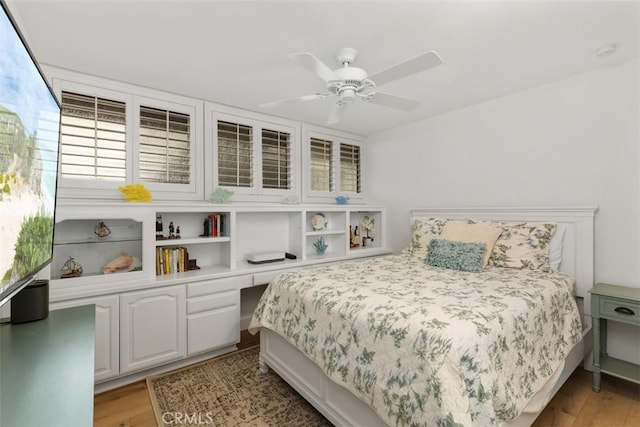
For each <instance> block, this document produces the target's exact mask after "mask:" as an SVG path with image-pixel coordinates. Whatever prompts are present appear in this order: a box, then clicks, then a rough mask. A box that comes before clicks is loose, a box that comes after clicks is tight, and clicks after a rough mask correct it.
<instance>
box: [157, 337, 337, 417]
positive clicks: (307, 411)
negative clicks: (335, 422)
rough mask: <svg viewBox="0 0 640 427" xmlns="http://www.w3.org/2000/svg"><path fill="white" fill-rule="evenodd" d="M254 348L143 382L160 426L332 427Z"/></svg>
mask: <svg viewBox="0 0 640 427" xmlns="http://www.w3.org/2000/svg"><path fill="white" fill-rule="evenodd" d="M259 351H260V348H259V347H258V346H256V347H252V348H248V349H246V350H242V351H238V352H235V353H232V354H229V355H226V356H222V357H218V358H214V359H210V360H207V361H204V362H200V363H197V364H195V365H191V366H187V367H186V368H182V369H179V370H176V371H172V372H168V373H166V374H162V375H156V376H153V377H148V378H147V389H148V390H149V397H150V398H151V404H152V406H153V411H154V413H155V416H156V420H157V422H158V425H159V426H167V427H169V426H176V425H180V426H196V425H197V426H203V425H204V426H224V427H227V426H228V427H233V426H249V427H262V426H278V427H280V426H305V427H306V426H331V423H330V422H329V421H327V419H326V418H324V417H323V416H322V415H321V414H320V413H319V412H318V411H316V409H315V408H314V407H313V406H311V404H309V403H308V402H307V401H305V400H304V399H303V398H302V397H301V396H300V395H299V394H298V393H297V392H296V391H295V390H293V388H291V387H290V386H289V385H288V384H287V383H286V382H284V380H282V379H281V378H280V377H279V376H278V375H277V374H275V373H273V372H272V371H269V372H268V373H266V374H262V373H260V371H259V369H258V354H259Z"/></svg>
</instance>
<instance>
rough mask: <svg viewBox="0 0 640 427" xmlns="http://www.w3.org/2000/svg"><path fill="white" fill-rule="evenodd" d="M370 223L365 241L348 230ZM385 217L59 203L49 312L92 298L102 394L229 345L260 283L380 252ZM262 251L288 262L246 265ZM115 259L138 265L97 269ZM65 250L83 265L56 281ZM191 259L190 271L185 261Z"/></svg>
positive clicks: (354, 212) (362, 212)
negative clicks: (321, 245) (318, 245)
mask: <svg viewBox="0 0 640 427" xmlns="http://www.w3.org/2000/svg"><path fill="white" fill-rule="evenodd" d="M320 219H323V220H322V221H320ZM367 219H373V228H372V229H371V230H369V237H370V238H369V239H367V240H366V242H365V244H362V243H363V241H362V239H361V238H360V239H356V243H355V244H354V236H353V235H352V234H353V231H352V232H351V233H350V227H351V229H352V230H353V229H354V228H355V227H356V226H357V227H358V230H360V229H362V227H363V222H364V221H365V220H367ZM384 219H385V210H384V208H381V207H372V206H364V205H360V206H350V205H346V206H339V205H277V204H270V205H259V206H256V205H239V204H238V205H235V204H228V205H213V204H208V203H183V204H165V203H135V204H134V203H131V204H127V203H95V204H93V205H91V206H89V205H88V204H87V203H86V202H83V203H79V202H78V203H76V202H69V201H62V202H61V203H58V207H57V211H56V230H55V241H54V256H53V262H52V266H51V279H52V280H51V282H50V300H51V302H52V309H57V308H64V307H71V306H75V305H84V304H94V305H95V307H96V353H95V354H96V363H95V366H96V381H97V383H98V384H97V385H96V390H97V391H98V390H104V389H106V388H109V387H108V384H115V385H121V384H123V383H126V382H127V381H128V379H132V380H135V379H139V378H141V377H142V376H143V374H144V372H145V371H148V370H149V369H152V368H153V369H155V368H156V367H157V366H159V365H161V364H162V365H165V364H167V363H170V364H171V366H173V367H176V365H179V364H181V363H187V361H190V362H193V361H195V360H196V359H198V358H204V357H205V355H207V356H208V357H211V356H212V355H216V354H222V353H224V352H228V351H230V350H232V349H234V348H235V344H236V343H237V342H238V341H239V337H240V328H241V325H242V326H243V327H245V328H246V325H247V323H248V320H249V317H248V316H250V313H251V312H252V308H253V307H255V304H256V303H257V298H259V295H260V294H261V290H263V289H264V285H266V284H268V283H269V282H270V281H271V280H273V278H275V277H276V276H277V275H279V274H281V273H282V272H285V271H290V270H295V269H297V268H301V267H307V266H312V265H316V264H323V263H329V262H336V261H343V260H347V259H355V258H364V257H370V256H376V255H382V254H386V253H389V250H388V249H387V248H386V246H385V235H384V231H385V228H384ZM212 222H213V224H212ZM159 223H161V224H162V225H161V226H160V225H159ZM369 225H371V223H370V222H369ZM104 227H106V229H108V232H106V231H105V228H104ZM214 230H215V231H214ZM99 234H101V235H102V237H101V236H99ZM360 237H362V236H360ZM318 239H322V240H323V241H324V242H325V243H326V244H327V248H326V251H325V252H324V253H323V254H319V253H317V251H316V249H315V248H314V242H316V241H317V240H318ZM264 252H268V253H279V254H284V253H288V254H291V255H293V256H295V259H288V258H287V259H285V260H283V261H278V262H273V263H265V264H251V263H249V262H248V261H247V259H248V258H249V257H250V256H251V255H252V254H256V253H264ZM122 255H127V256H132V257H135V258H136V259H137V260H139V264H138V265H137V266H136V268H135V269H133V270H131V271H129V270H126V269H125V270H122V271H119V272H117V273H112V274H104V273H103V269H104V266H105V265H106V264H107V263H109V262H110V261H112V260H113V259H115V258H116V257H118V256H122ZM69 257H71V258H73V259H74V261H75V262H77V263H79V264H80V265H82V268H83V272H82V274H81V275H80V276H79V277H73V278H62V277H60V274H59V273H58V272H59V270H60V269H61V268H62V266H63V265H64V263H65V262H66V261H67V260H68V259H69ZM161 260H162V263H164V266H163V264H162V263H161V262H160V261H161ZM189 261H191V264H192V267H193V269H188V268H186V267H187V266H189ZM167 265H169V266H171V268H169V269H166V270H165V267H166V266H167ZM183 270H184V271H183ZM250 288H255V289H253V290H252V289H250ZM242 290H245V291H246V292H243V294H244V295H245V297H244V298H243V299H242V300H241V297H240V295H241V291H242ZM241 306H242V308H241ZM165 366H168V365H165ZM123 378H125V379H123ZM104 387H106V388H104Z"/></svg>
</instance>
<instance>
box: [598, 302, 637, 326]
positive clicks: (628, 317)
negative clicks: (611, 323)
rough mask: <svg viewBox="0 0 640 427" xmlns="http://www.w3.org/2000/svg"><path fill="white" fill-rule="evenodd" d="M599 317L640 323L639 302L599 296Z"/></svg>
mask: <svg viewBox="0 0 640 427" xmlns="http://www.w3.org/2000/svg"><path fill="white" fill-rule="evenodd" d="M600 317H604V318H609V319H616V320H621V321H624V322H629V323H634V324H639V325H640V303H637V302H634V301H628V300H621V299H617V298H611V297H603V296H601V297H600Z"/></svg>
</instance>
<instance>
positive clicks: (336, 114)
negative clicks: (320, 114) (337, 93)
mask: <svg viewBox="0 0 640 427" xmlns="http://www.w3.org/2000/svg"><path fill="white" fill-rule="evenodd" d="M347 105H348V103H346V102H336V104H335V105H334V106H333V108H332V109H331V113H329V119H328V120H327V124H328V125H335V124H336V123H340V120H342V114H343V113H344V110H345V109H346V108H347Z"/></svg>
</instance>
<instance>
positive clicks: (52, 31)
mask: <svg viewBox="0 0 640 427" xmlns="http://www.w3.org/2000/svg"><path fill="white" fill-rule="evenodd" d="M8 4H9V6H10V8H11V10H12V12H13V14H14V15H15V18H16V19H17V21H18V23H19V25H20V26H21V28H22V31H23V33H24V35H25V37H26V38H27V40H28V42H29V44H30V46H31V48H32V50H33V52H34V54H35V55H36V57H37V58H38V60H39V61H40V62H41V63H44V64H50V65H54V66H58V67H63V68H68V69H72V70H76V71H80V72H84V73H89V74H93V75H97V76H102V77H107V78H110V79H115V80H119V81H123V82H127V83H133V84H137V85H142V86H147V87H151V88H157V89H161V90H164V91H168V92H173V93H178V94H181V95H186V96H191V97H196V98H199V99H206V100H210V101H214V102H218V103H221V104H227V105H231V106H236V107H240V108H243V109H247V110H253V111H260V110H259V108H258V105H259V104H261V103H265V102H268V101H273V100H277V99H281V98H288V97H295V96H300V95H307V94H313V93H317V92H324V91H325V85H324V82H323V81H322V80H320V79H319V78H318V77H316V76H315V75H314V74H312V73H311V72H309V71H308V70H306V69H305V68H303V67H301V66H300V65H298V64H296V63H294V62H293V61H291V60H290V59H289V58H288V56H287V55H288V54H289V53H293V52H303V51H306V52H311V53H313V54H314V55H315V56H317V57H318V58H319V59H321V60H322V61H324V62H325V63H326V64H327V65H329V66H330V67H331V68H337V67H338V64H337V63H336V62H335V59H334V54H335V51H336V50H337V49H338V48H341V47H354V48H356V49H358V51H359V58H358V60H357V61H356V63H355V64H354V65H355V66H358V67H361V68H364V69H365V70H367V71H368V72H369V74H373V73H374V72H376V71H379V70H381V69H384V68H387V67H389V66H391V65H394V64H396V63H399V62H402V61H404V60H406V59H409V58H412V57H415V56H417V55H418V54H421V53H423V52H426V51H428V50H436V51H437V52H438V53H439V54H440V56H441V57H442V59H443V61H444V64H443V65H441V66H439V67H437V68H433V69H431V70H428V71H424V72H421V73H418V74H415V75H413V76H410V77H407V78H405V79H402V80H400V81H396V82H393V83H389V84H387V85H384V86H382V87H381V88H380V90H382V91H384V92H386V93H390V94H393V95H397V96H402V97H407V98H412V99H416V100H418V101H420V102H421V105H420V106H419V107H418V108H417V109H416V110H415V111H412V112H409V113H407V112H401V111H397V110H392V109H388V108H385V107H382V106H378V105H373V104H365V103H361V102H358V103H356V104H354V105H351V106H349V108H348V109H347V111H346V112H345V114H344V117H343V121H342V123H340V124H339V125H336V126H333V127H335V128H336V129H341V130H345V131H350V132H354V133H358V134H363V135H367V134H371V133H375V132H377V131H380V130H383V129H387V128H392V127H395V126H398V125H400V124H403V123H408V122H411V121H415V120H418V119H421V118H425V117H430V116H433V115H436V114H439V113H442V112H446V111H451V110H453V109H457V108H460V107H463V106H466V105H470V104H474V103H478V102H482V101H484V100H487V99H490V98H495V97H499V96H503V95H505V94H508V93H512V92H516V91H520V90H523V89H526V88H530V87H534V86H538V85H541V84H545V83H548V82H551V81H553V80H557V79H561V78H564V77H567V76H570V75H572V74H576V73H581V72H584V71H587V70H592V69H597V68H600V67H606V66H611V65H613V64H616V63H620V62H623V61H626V60H630V59H632V58H637V57H638V56H640V55H639V53H640V2H637V1H632V2H617V1H605V2H594V1H562V2H561V1H534V0H530V1H507V0H503V1H495V2H494V1H451V0H449V1H393V0H386V1H289V2H284V1H266V0H262V1H252V2H248V1H237V0H236V1H213V0H210V1H205V0H200V1H191V0H173V1H168V0H164V1H163V0H137V1H136V0H126V1H125V0H76V1H70V0H48V1H47V0H8ZM609 43H616V44H618V46H619V47H618V51H617V53H616V54H615V55H613V56H609V57H606V58H599V57H596V56H595V55H594V51H595V50H596V49H598V48H599V47H601V46H603V45H605V44H609ZM334 101H335V99H331V98H329V99H325V100H321V101H309V102H304V103H298V104H295V105H291V104H290V105H286V106H281V107H277V108H274V109H270V110H262V111H261V112H265V113H268V114H272V115H276V116H282V117H287V118H291V119H295V120H299V121H303V122H307V123H314V124H318V125H324V124H325V122H326V120H327V116H328V113H329V111H330V109H331V106H332V103H333V102H334Z"/></svg>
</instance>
